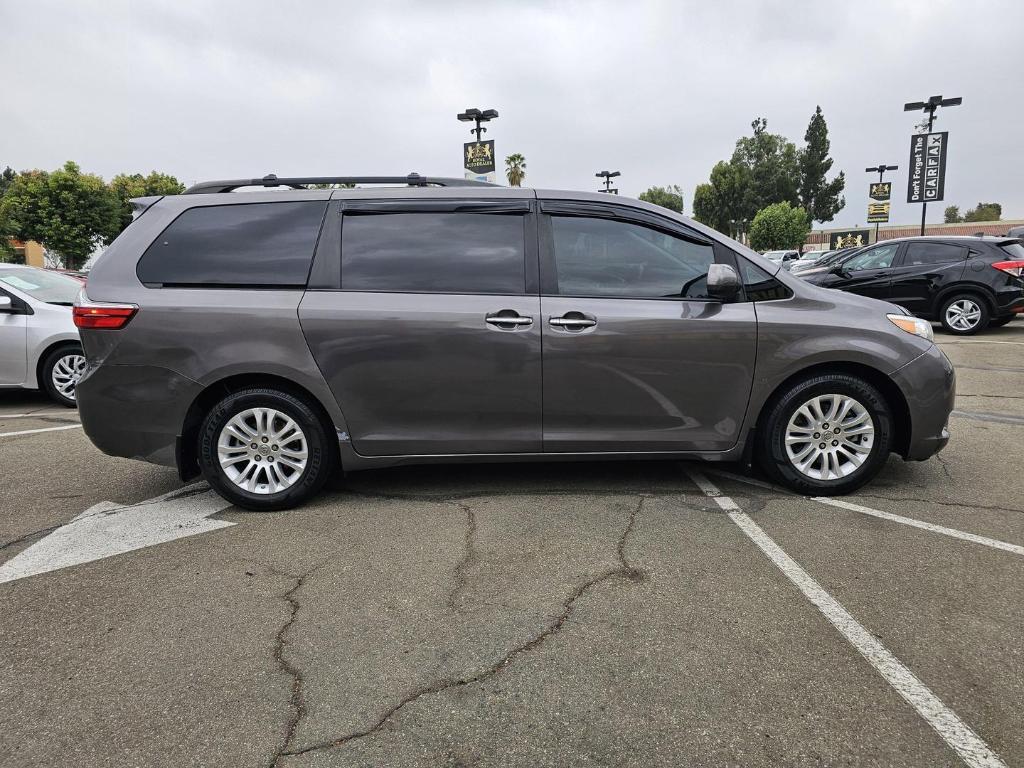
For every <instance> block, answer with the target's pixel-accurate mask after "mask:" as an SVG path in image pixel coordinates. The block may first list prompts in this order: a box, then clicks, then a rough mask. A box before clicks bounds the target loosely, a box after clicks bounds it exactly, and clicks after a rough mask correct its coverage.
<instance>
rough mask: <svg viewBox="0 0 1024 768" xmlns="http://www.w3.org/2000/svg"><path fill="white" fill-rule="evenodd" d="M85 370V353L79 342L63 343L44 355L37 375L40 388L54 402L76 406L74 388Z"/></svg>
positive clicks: (70, 406) (69, 406) (71, 406)
mask: <svg viewBox="0 0 1024 768" xmlns="http://www.w3.org/2000/svg"><path fill="white" fill-rule="evenodd" d="M84 371H85V353H84V352H83V351H82V345H81V344H65V345H63V346H60V347H57V349H55V350H53V351H52V352H51V353H50V354H48V355H47V356H46V359H45V360H44V361H43V365H42V367H41V368H40V369H39V377H40V379H42V388H43V389H44V390H45V391H46V394H47V395H49V396H50V399H51V400H53V401H54V402H55V403H59V404H60V405H63V406H66V407H68V408H76V407H77V403H76V402H75V388H76V387H77V386H78V380H79V379H80V378H82V373H83V372H84Z"/></svg>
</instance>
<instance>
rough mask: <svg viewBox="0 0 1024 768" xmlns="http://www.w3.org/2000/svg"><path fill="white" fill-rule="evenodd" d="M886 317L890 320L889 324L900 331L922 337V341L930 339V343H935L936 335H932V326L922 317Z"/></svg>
mask: <svg viewBox="0 0 1024 768" xmlns="http://www.w3.org/2000/svg"><path fill="white" fill-rule="evenodd" d="M886 317H888V318H889V322H891V323H892V324H893V325H895V326H896V327H897V328H899V329H900V330H903V331H906V332H907V333H912V334H914V335H915V336H920V337H921V338H922V339H928V341H935V334H934V333H932V324H931V323H929V322H928V321H927V320H922V319H921V318H920V317H911V316H910V315H886Z"/></svg>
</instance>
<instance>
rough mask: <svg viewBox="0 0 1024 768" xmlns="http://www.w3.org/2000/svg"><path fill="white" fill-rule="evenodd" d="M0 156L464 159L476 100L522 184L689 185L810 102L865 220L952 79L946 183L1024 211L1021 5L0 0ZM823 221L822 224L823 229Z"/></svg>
mask: <svg viewBox="0 0 1024 768" xmlns="http://www.w3.org/2000/svg"><path fill="white" fill-rule="evenodd" d="M0 30H3V43H2V45H0V96H2V100H3V120H2V122H0V167H2V166H4V165H11V166H13V167H14V168H15V169H17V170H22V169H26V168H44V169H53V168H55V167H57V166H59V165H60V164H61V163H63V162H64V161H65V160H69V159H71V160H75V161H76V162H78V163H79V164H80V165H81V166H82V167H83V168H84V169H85V170H88V171H91V172H94V173H98V174H100V175H102V176H104V177H105V178H108V179H109V178H110V177H111V176H113V175H114V174H116V173H119V172H123V171H124V172H135V171H141V172H144V173H145V172H148V171H150V170H152V169H157V170H160V171H164V172H167V173H171V174H174V175H175V176H177V177H178V178H179V179H181V180H182V181H184V182H186V183H192V182H195V181H197V180H202V179H215V178H230V177H248V176H262V175H263V174H265V173H268V172H275V173H277V174H278V175H317V174H360V173H364V174H405V173H407V172H408V171H413V170H415V171H418V172H420V173H423V174H435V175H461V165H462V163H461V160H462V155H461V151H462V150H461V145H462V142H463V141H464V140H466V139H467V137H468V135H469V134H468V131H467V128H468V126H467V125H465V124H463V123H459V122H457V121H456V119H455V115H456V113H458V112H460V111H462V110H463V109H465V108H466V107H473V106H476V107H480V108H488V107H492V108H495V109H497V110H498V111H499V112H500V115H501V117H500V118H499V119H498V120H497V121H495V122H493V123H491V124H490V130H489V132H488V134H487V136H486V138H493V139H495V141H496V142H497V144H496V150H497V153H498V156H499V158H504V157H505V155H507V154H510V153H512V152H521V153H522V154H524V155H525V156H526V158H527V178H526V185H528V186H535V187H547V188H567V189H588V190H590V189H596V188H597V181H598V180H597V179H595V178H594V173H595V172H596V171H599V170H602V169H610V170H620V171H622V178H621V180H619V181H618V186H619V188H620V189H621V191H622V193H623V194H628V195H631V196H635V195H637V194H639V193H640V192H641V191H643V190H644V189H646V188H647V187H648V186H650V185H652V184H669V183H676V184H679V185H680V186H682V188H683V190H684V197H685V206H686V212H687V213H690V212H691V208H690V203H691V201H692V198H693V194H692V193H693V188H694V187H695V186H696V185H697V184H698V183H700V182H703V181H706V180H707V177H708V173H709V171H710V169H711V166H712V165H713V164H714V163H715V162H717V161H718V160H720V159H724V158H727V157H728V156H729V155H730V154H731V153H732V149H733V145H734V143H735V141H736V139H737V138H738V137H739V136H741V135H743V134H746V133H749V131H750V122H751V120H753V119H754V118H755V117H757V116H759V115H761V116H764V117H765V118H767V120H768V128H769V130H770V131H772V132H779V133H783V134H785V135H786V136H788V137H790V138H791V139H793V140H794V141H797V142H798V144H799V143H802V141H803V134H804V130H805V129H806V126H807V121H808V119H809V118H810V116H811V114H812V113H813V111H814V107H815V105H816V104H820V105H821V107H822V109H823V110H824V112H825V117H826V119H827V121H828V126H829V132H830V137H831V141H832V154H833V157H834V158H835V161H836V162H835V166H834V171H838V170H845V171H846V174H847V193H846V197H847V206H846V208H845V209H844V210H843V211H842V212H841V213H840V214H839V216H838V218H837V219H836V224H838V225H844V226H846V225H855V224H863V223H864V221H865V218H866V213H865V209H866V193H867V184H868V181H869V180H870V178H871V176H870V175H869V174H866V173H865V172H864V168H865V167H867V166H872V165H876V164H877V163H879V162H884V163H888V164H898V165H899V166H900V170H899V171H897V172H896V174H895V176H894V181H895V182H896V186H895V188H894V203H893V221H894V222H901V223H902V222H912V221H916V220H918V219H919V217H920V208H919V206H917V205H913V206H911V205H907V204H906V203H904V202H903V200H905V199H906V192H905V186H906V168H907V161H908V156H909V141H910V140H909V136H910V134H911V133H912V131H913V126H914V124H915V122H918V121H919V120H920V115H919V114H910V113H904V112H903V109H902V107H903V104H904V102H907V101H917V100H922V99H925V98H927V97H928V96H930V95H933V94H939V93H941V94H943V95H945V96H947V97H948V96H962V97H963V99H964V103H963V106H960V107H955V108H952V109H947V110H944V111H941V112H940V117H939V120H938V122H937V125H936V130H948V131H949V132H950V150H949V164H948V168H947V172H948V175H947V182H946V200H945V202H943V203H941V204H938V205H932V206H930V210H929V220H930V221H941V220H942V210H943V208H944V206H946V205H950V204H959V205H960V206H961V209H964V208H967V207H971V206H973V205H974V204H975V203H977V202H979V201H985V202H989V201H992V202H1000V203H1002V204H1003V216H1004V218H1024V146H1022V137H1024V98H1022V97H1024V44H1022V42H1021V40H1022V37H1021V34H1022V30H1024V2H1021V1H1020V0H1003V2H979V1H978V0H970V1H967V0H962V1H961V2H943V1H941V0H925V1H923V2H898V1H894V0H885V1H883V2H864V1H863V0H858V1H857V2H830V1H828V0H819V1H818V2H807V3H803V2H798V1H797V0H784V1H782V2H749V3H741V2H715V1H714V0H704V2H700V3H696V2H694V3H689V2H680V1H678V0H677V1H675V2H672V1H666V2H633V1H630V2H625V1H624V0H615V1H613V2H539V1H530V2H525V1H522V0H520V1H517V2H505V3H498V2H482V1H480V0H471V1H467V2H462V1H461V0H460V1H458V2H441V1H440V0H432V1H429V2H428V1H427V0H423V1H422V2H386V1H384V0H373V1H372V2H367V1H365V0H364V1H363V2H347V3H342V2H281V1H280V0H279V1H277V2H264V1H263V0H244V2H204V3H200V2H191V1H190V0H159V1H158V0H151V1H146V2H143V1H135V2H127V1H125V2H119V1H116V0H96V1H95V2H85V1H80V2H50V1H47V0H31V2H26V1H25V0H0ZM833 226H834V225H833Z"/></svg>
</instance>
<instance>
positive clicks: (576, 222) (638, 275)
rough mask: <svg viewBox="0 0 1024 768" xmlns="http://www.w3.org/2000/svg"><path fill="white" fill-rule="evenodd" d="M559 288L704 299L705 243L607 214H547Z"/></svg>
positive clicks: (708, 253) (710, 256) (569, 292)
mask: <svg viewBox="0 0 1024 768" xmlns="http://www.w3.org/2000/svg"><path fill="white" fill-rule="evenodd" d="M551 230H552V239H553V243H554V257H555V272H556V276H557V280H558V293H559V294H561V295H562V296H609V297H626V298H636V299H662V298H707V297H708V296H707V275H708V268H709V267H710V266H711V265H712V264H713V263H714V261H715V256H714V251H713V250H712V248H711V246H710V245H703V244H700V243H694V242H691V241H689V240H684V239H682V238H680V237H675V236H673V235H668V234H665V233H663V232H659V231H658V230H654V229H648V228H647V227H642V226H640V225H638V224H629V223H627V222H623V221H612V220H610V219H588V218H582V217H559V216H555V217H553V218H552V219H551Z"/></svg>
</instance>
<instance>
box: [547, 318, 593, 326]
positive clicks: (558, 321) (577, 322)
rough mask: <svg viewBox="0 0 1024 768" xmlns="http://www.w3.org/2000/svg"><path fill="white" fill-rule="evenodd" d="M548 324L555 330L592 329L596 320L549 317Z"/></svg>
mask: <svg viewBox="0 0 1024 768" xmlns="http://www.w3.org/2000/svg"><path fill="white" fill-rule="evenodd" d="M548 324H549V325H553V326H555V327H557V328H593V327H594V326H595V325H597V320H591V319H590V318H587V317H550V318H548Z"/></svg>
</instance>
